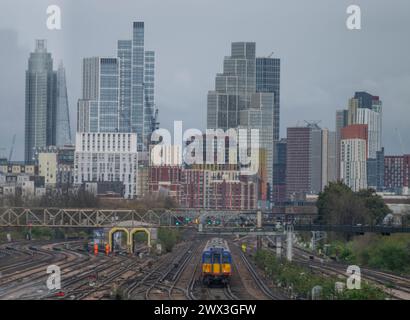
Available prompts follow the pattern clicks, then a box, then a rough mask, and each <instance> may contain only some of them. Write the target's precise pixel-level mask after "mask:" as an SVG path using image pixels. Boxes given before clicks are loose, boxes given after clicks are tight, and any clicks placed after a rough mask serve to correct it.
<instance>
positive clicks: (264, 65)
mask: <svg viewBox="0 0 410 320" xmlns="http://www.w3.org/2000/svg"><path fill="white" fill-rule="evenodd" d="M256 91H257V92H269V93H274V107H273V115H274V123H273V138H274V139H275V140H278V139H279V123H280V59H278V58H270V57H267V58H256Z"/></svg>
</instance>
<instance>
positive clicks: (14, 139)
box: [9, 134, 16, 161]
mask: <svg viewBox="0 0 410 320" xmlns="http://www.w3.org/2000/svg"><path fill="white" fill-rule="evenodd" d="M15 144H16V134H14V135H13V140H12V142H11V147H10V153H9V161H11V157H12V156H13V151H14V145H15Z"/></svg>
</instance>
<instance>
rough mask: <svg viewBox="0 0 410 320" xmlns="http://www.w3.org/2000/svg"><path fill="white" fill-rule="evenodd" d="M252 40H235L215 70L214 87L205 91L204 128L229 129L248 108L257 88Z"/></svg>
mask: <svg viewBox="0 0 410 320" xmlns="http://www.w3.org/2000/svg"><path fill="white" fill-rule="evenodd" d="M255 65H256V58H255V43H254V42H234V43H232V47H231V56H229V57H225V59H224V67H223V73H222V74H217V75H216V79H215V90H214V91H209V92H208V109H207V128H208V129H223V130H228V129H231V128H236V127H237V126H238V125H239V112H240V111H241V110H244V109H248V108H249V106H250V103H251V96H252V94H254V93H255V92H256V68H255Z"/></svg>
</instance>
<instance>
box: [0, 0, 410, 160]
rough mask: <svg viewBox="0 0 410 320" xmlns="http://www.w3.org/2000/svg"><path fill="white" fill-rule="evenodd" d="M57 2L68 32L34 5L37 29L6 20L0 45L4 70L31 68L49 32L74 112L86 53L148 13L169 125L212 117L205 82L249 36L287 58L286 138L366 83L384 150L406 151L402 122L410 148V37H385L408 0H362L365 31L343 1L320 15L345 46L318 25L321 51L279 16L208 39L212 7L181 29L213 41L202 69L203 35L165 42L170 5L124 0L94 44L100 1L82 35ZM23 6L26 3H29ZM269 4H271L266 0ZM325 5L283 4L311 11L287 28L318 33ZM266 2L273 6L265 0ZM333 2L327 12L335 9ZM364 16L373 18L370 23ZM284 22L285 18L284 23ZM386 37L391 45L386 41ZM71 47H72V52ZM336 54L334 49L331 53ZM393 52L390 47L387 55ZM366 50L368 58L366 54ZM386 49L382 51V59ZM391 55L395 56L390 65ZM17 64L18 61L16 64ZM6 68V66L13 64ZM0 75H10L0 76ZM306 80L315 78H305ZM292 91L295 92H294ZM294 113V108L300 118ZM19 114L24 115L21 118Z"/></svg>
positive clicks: (96, 51)
mask: <svg viewBox="0 0 410 320" xmlns="http://www.w3.org/2000/svg"><path fill="white" fill-rule="evenodd" d="M57 2H58V4H59V5H60V4H61V8H62V12H63V27H62V30H61V31H48V30H46V28H45V14H44V12H43V11H42V10H37V9H36V10H33V19H34V18H36V19H38V21H37V22H35V21H34V22H33V28H32V30H30V32H28V31H27V30H24V31H23V29H21V26H20V25H19V23H21V21H19V19H16V21H19V23H16V21H12V20H9V19H5V20H4V21H3V22H1V23H0V30H2V31H1V32H0V37H1V39H2V40H3V39H6V40H7V41H8V43H10V48H8V49H7V50H6V52H5V53H3V55H5V56H4V58H5V57H8V56H10V55H12V56H14V57H15V58H14V59H12V63H10V65H11V66H10V68H9V67H8V66H4V65H3V64H2V65H1V66H2V67H4V68H5V69H6V70H18V69H22V68H23V69H24V68H25V67H26V65H25V64H26V59H27V56H28V52H29V51H30V49H31V48H27V47H28V42H29V40H31V43H32V41H33V40H34V39H36V38H46V39H48V47H49V51H50V52H52V53H53V57H54V60H55V61H60V60H63V61H64V65H65V66H66V73H67V87H68V96H69V102H70V118H71V119H76V117H75V115H76V108H75V103H76V100H77V99H78V98H80V96H81V95H80V94H79V91H80V85H79V84H78V79H79V75H80V72H81V70H80V69H81V59H82V58H83V57H86V56H94V55H105V54H107V55H111V56H115V49H116V48H115V41H116V40H117V39H121V38H126V37H128V35H129V24H130V23H131V22H132V21H135V20H139V21H145V22H146V24H147V25H148V29H149V30H150V31H149V36H147V39H148V41H149V44H148V45H147V47H149V48H155V50H156V53H157V54H158V59H157V61H158V68H157V70H156V77H157V79H158V89H157V90H156V100H157V104H158V107H159V108H160V110H161V113H160V121H161V127H165V128H171V127H172V126H171V125H170V124H171V123H172V121H173V120H184V126H185V125H186V126H187V127H198V128H204V127H205V122H206V121H205V119H206V117H205V114H206V93H207V90H208V89H209V88H211V87H212V84H213V79H212V78H213V77H214V75H215V74H216V73H217V72H218V71H220V57H221V56H222V55H225V54H226V52H227V50H228V48H229V45H230V43H231V42H233V41H237V40H250V41H255V42H256V43H257V47H258V52H257V56H268V55H269V54H270V52H271V51H274V52H275V57H279V58H280V59H281V60H282V66H281V68H282V70H281V71H282V78H283V79H281V80H283V81H282V83H281V91H282V92H281V134H280V136H281V137H285V131H286V128H287V127H290V126H294V125H295V124H296V123H297V121H298V120H304V119H307V120H310V119H317V120H322V122H321V125H323V126H324V127H328V128H329V129H333V128H334V114H335V112H336V110H337V109H343V108H346V107H347V105H346V104H347V98H348V97H350V95H351V92H354V91H368V92H372V93H374V94H377V95H380V96H381V97H382V98H383V102H384V107H385V113H384V117H383V118H384V119H383V121H384V123H383V128H384V130H383V144H384V146H385V147H386V154H401V153H402V152H401V145H400V143H399V139H398V135H397V132H396V127H397V128H398V129H399V132H400V134H401V136H402V137H403V149H404V150H403V151H404V153H409V152H410V141H406V140H408V139H406V138H405V137H406V136H408V130H409V129H408V128H407V126H406V121H405V117H397V114H400V113H401V112H405V110H406V108H407V106H408V105H409V104H410V101H409V99H410V97H409V95H406V94H405V93H406V90H405V88H406V86H407V85H406V83H407V81H408V80H409V79H408V72H407V71H408V70H407V69H408V67H407V66H408V65H409V64H407V63H406V59H408V57H409V56H410V55H408V54H407V52H409V51H410V50H409V48H408V47H407V44H405V43H403V42H402V41H399V36H397V37H393V38H391V37H390V38H388V37H387V36H388V35H389V33H391V32H396V31H397V32H398V33H399V32H402V31H403V30H402V29H401V28H403V25H405V24H406V22H405V21H402V19H403V18H405V17H403V16H401V15H400V12H404V10H405V8H406V7H407V4H405V3H399V4H397V5H396V6H394V8H391V11H388V12H387V14H386V13H383V14H382V13H381V12H379V10H380V9H381V7H380V6H381V4H380V3H375V4H374V5H373V3H372V7H369V2H368V1H363V4H361V5H362V9H363V12H364V21H363V24H364V28H363V30H361V31H359V32H357V33H354V32H350V31H348V30H346V28H345V25H344V18H345V16H344V15H343V12H344V11H345V4H344V3H343V1H341V3H340V4H338V5H336V7H337V8H338V10H337V11H338V12H336V9H335V11H332V10H330V12H329V17H327V18H326V19H325V20H323V21H322V22H323V25H324V27H325V28H330V29H331V31H332V32H336V35H338V36H339V38H340V39H339V42H340V43H341V44H343V45H344V46H345V47H346V48H344V46H341V45H338V46H336V47H334V46H335V42H332V41H334V40H332V39H331V38H330V34H328V33H326V34H324V33H321V32H319V36H322V37H323V36H324V38H323V41H325V40H326V41H330V42H329V43H328V44H327V45H324V44H323V43H322V42H319V48H318V49H321V50H318V51H317V52H320V51H321V52H322V54H321V55H320V56H318V55H317V54H316V55H315V52H314V50H313V49H312V47H315V44H316V45H317V44H318V43H317V42H316V41H318V40H319V39H318V38H316V37H313V36H312V37H311V38H309V40H310V41H311V44H312V45H309V47H308V48H306V50H307V52H305V53H300V52H299V53H298V51H300V50H301V48H302V43H299V44H298V43H296V42H297V41H291V42H289V39H288V38H284V35H281V34H279V33H278V32H277V31H275V29H272V23H270V22H269V24H268V26H269V27H268V28H266V29H267V30H266V32H265V31H264V32H261V31H260V30H259V31H258V32H257V26H258V23H259V22H257V21H255V25H253V26H252V27H251V28H250V30H249V31H247V30H245V29H244V27H243V26H242V25H241V24H240V22H239V21H237V20H236V19H233V20H234V21H233V23H234V24H233V25H234V26H236V27H237V28H236V29H235V30H232V28H231V27H229V26H225V28H226V29H224V30H226V32H224V36H223V37H217V38H215V39H213V40H209V41H208V40H206V39H209V38H207V37H206V34H205V33H204V30H202V29H201V28H203V27H202V25H203V22H204V18H206V16H207V14H209V13H208V12H207V11H205V12H204V14H203V15H202V16H200V17H199V21H198V23H195V24H193V25H192V29H193V30H191V31H189V32H188V31H184V32H182V33H177V35H178V37H176V38H175V41H176V43H178V46H181V44H180V42H179V41H181V40H182V37H183V36H186V37H187V40H189V39H192V35H193V33H194V31H195V30H197V31H198V30H202V32H199V33H198V34H197V35H196V38H195V41H198V40H200V44H201V45H207V46H208V47H209V46H211V47H209V48H208V50H207V54H205V56H207V57H209V58H208V59H207V61H206V63H205V66H203V67H202V68H199V66H197V65H195V64H192V59H193V58H196V59H198V58H200V57H203V56H201V55H202V53H201V52H200V51H201V50H200V48H202V47H201V46H197V45H196V44H197V43H198V42H195V46H188V47H186V48H189V50H184V49H183V48H182V47H181V48H180V49H178V50H182V51H181V52H185V53H184V54H183V55H182V54H175V53H176V52H177V51H176V49H177V48H178V46H176V45H175V44H173V43H170V41H169V39H162V40H161V34H160V32H158V30H159V29H158V28H160V27H161V26H163V25H164V23H166V21H168V20H167V19H169V18H170V17H172V15H173V14H174V15H175V16H178V14H176V13H173V12H170V16H169V17H164V19H165V21H164V22H163V21H159V22H158V21H156V20H155V18H153V16H152V13H151V10H152V8H153V7H152V6H151V5H149V4H147V3H145V2H143V3H142V4H141V5H140V6H136V5H134V4H132V3H131V2H130V3H129V4H126V5H125V6H122V8H121V10H119V9H118V10H115V14H117V15H118V17H125V16H126V17H127V18H124V19H120V20H122V21H121V23H118V24H116V26H114V27H113V28H112V29H113V30H105V31H106V32H105V33H107V35H105V36H104V39H105V41H103V42H102V43H101V44H98V46H97V45H96V43H95V41H94V40H92V37H91V35H93V34H98V32H97V31H98V30H96V29H97V28H98V27H99V26H101V21H100V19H99V18H101V20H104V17H105V13H104V12H102V11H101V10H100V8H98V6H96V3H93V2H91V3H90V4H89V8H88V7H87V9H90V10H91V9H95V12H96V13H95V14H94V15H95V16H96V17H99V18H97V19H94V20H92V21H91V22H89V23H88V24H87V28H86V29H84V32H83V33H84V35H82V34H81V33H80V34H78V32H77V31H76V30H77V29H76V28H77V27H76V28H74V26H73V24H72V21H73V15H74V14H75V15H76V17H77V16H78V15H80V14H81V13H80V12H78V8H75V6H70V5H68V4H67V2H65V1H57ZM262 2H263V1H261V3H262ZM20 3H21V4H22V5H23V4H24V1H20ZM180 3H181V4H183V3H185V2H184V1H180ZM25 5H29V4H28V3H27V2H26V3H25ZM107 5H108V4H107ZM264 5H265V6H266V3H264ZM321 5H323V1H318V2H317V4H316V3H315V4H312V7H311V8H310V7H308V8H306V7H305V5H304V4H300V5H299V10H295V12H292V11H291V10H290V8H289V7H287V6H286V5H283V4H282V5H281V7H280V9H281V10H282V11H283V12H285V13H287V14H288V16H292V17H293V15H294V16H295V17H298V15H299V14H300V12H299V11H300V10H301V9H306V10H307V13H306V15H307V16H306V17H305V18H304V19H302V20H301V22H298V23H299V24H297V27H294V28H293V29H292V28H291V29H290V30H289V36H291V35H293V36H295V40H297V39H299V40H301V38H300V37H301V35H299V34H298V32H297V31H298V30H299V29H298V28H300V26H301V24H303V23H307V24H308V26H310V27H312V28H313V29H312V31H313V30H314V31H320V30H321V29H317V28H318V27H319V25H320V24H319V25H316V22H315V23H314V22H313V21H311V15H312V14H313V11H314V8H319V7H320V6H321ZM1 6H2V9H3V8H4V10H5V11H4V12H7V10H16V8H15V7H14V8H13V9H12V8H11V7H9V6H8V3H7V1H6V2H3V3H2V5H1ZM127 6H128V7H129V8H130V9H132V8H135V7H137V8H140V9H141V14H138V15H135V14H134V13H132V12H127V11H128V10H126V8H127ZM237 6H238V7H237V8H236V9H235V10H239V9H243V8H246V7H249V6H247V5H246V4H244V3H241V2H239V3H238V4H237ZM339 6H340V8H339ZM39 7H41V5H39ZM45 7H46V6H45ZM45 7H44V8H45ZM268 8H270V7H269V6H268ZM187 9H188V10H192V7H190V6H188V7H187ZM204 9H205V8H204ZM251 9H252V10H251V12H250V14H251V15H252V16H255V14H256V13H257V12H259V11H258V10H260V7H259V6H256V7H254V8H253V7H252V8H251ZM272 9H273V8H272ZM326 9H328V10H329V8H326ZM67 11H68V13H67V15H65V14H64V13H65V12H67ZM83 11H84V10H83ZM85 11H87V10H85ZM265 11H266V10H265ZM10 14H12V12H10ZM272 14H273V15H274V16H276V15H278V12H277V11H272ZM397 14H398V16H397ZM393 15H395V18H396V20H397V19H398V20H400V22H401V23H402V25H401V28H400V29H397V25H398V22H396V23H390V24H388V22H389V21H390V20H388V19H387V18H389V17H392V16H393ZM14 16H15V15H14ZM131 16H133V17H131ZM128 17H129V19H128ZM239 17H240V15H239ZM332 17H336V18H338V19H339V18H340V21H337V23H336V22H335V21H330V19H331V18H332ZM366 17H367V21H368V22H367V23H368V24H367V25H366V19H365V18H366ZM378 17H384V18H386V19H385V24H383V26H384V27H385V28H386V30H385V33H383V32H382V33H381V34H380V33H378V32H379V31H380V26H376V25H375V23H376V22H377V21H376V20H377V18H378ZM26 18H27V17H26ZM127 19H128V20H127ZM185 19H186V20H183V21H184V22H185V23H187V22H189V21H192V20H191V19H190V18H189V19H188V17H185ZM261 19H262V20H263V21H264V22H265V23H266V22H267V21H266V14H264V15H262V17H261ZM375 19H376V20H375ZM336 20H337V19H336ZM216 22H217V26H219V27H220V23H221V21H220V20H218V17H217V19H216ZM282 22H283V21H282ZM201 23H202V24H201ZM277 23H280V21H279V22H277ZM23 25H24V23H23ZM117 25H118V26H117ZM275 25H276V24H273V26H275ZM170 28H171V30H176V29H172V28H178V30H179V31H181V29H180V28H181V26H180V25H179V24H176V25H172V26H171V27H170ZM209 28H210V30H209V32H214V31H215V28H216V26H211V27H209ZM269 28H271V29H270V30H271V31H272V32H273V33H272V37H270V36H269V35H270V32H269ZM4 29H8V30H9V31H4ZM10 29H11V30H13V29H14V30H15V31H14V32H15V33H14V36H13V31H10ZM184 30H185V29H184ZM182 31H183V30H182ZM71 32H76V35H77V36H76V37H72V34H71ZM323 32H324V31H323ZM329 32H330V31H329ZM375 33H377V36H378V37H377V39H376V40H377V41H378V42H380V43H382V44H386V45H382V46H380V48H379V49H378V50H377V52H375V51H374V50H373V51H372V50H370V49H369V46H366V45H365V44H369V43H371V42H372V41H374V40H375V39H374V36H375ZM29 38H31V39H29ZM319 38H320V37H319ZM86 39H88V40H89V45H87V46H86V45H85V41H86ZM363 41H364V43H363V45H362V46H360V50H361V52H360V53H354V52H351V50H350V49H349V48H350V46H352V45H355V44H358V43H360V42H363ZM398 41H399V42H398ZM3 43H4V40H3ZM305 44H306V42H305ZM387 44H389V46H388V45H387ZM31 46H32V45H31ZM99 46H101V47H99ZM397 46H400V49H401V50H395V48H397ZM333 47H334V48H333ZM72 48H75V50H73V49H72ZM336 48H337V49H338V50H339V51H340V52H339V53H337V52H335V49H336ZM15 49H16V50H17V54H14V53H15V51H14V50H15ZM393 49H394V50H393ZM393 51H394V52H393ZM317 52H316V53H317ZM172 53H174V54H172ZM332 53H334V54H333V55H332ZM370 53H371V54H370ZM388 53H389V54H391V55H387V54H388ZM342 54H344V55H346V54H347V56H346V59H345V62H344V63H345V64H346V65H348V66H350V67H347V68H344V70H343V69H342V68H341V67H342V64H341V63H342V61H341V55H342ZM366 54H367V55H369V56H368V57H365V55H366ZM198 55H199V56H198ZM79 56H81V58H79ZM383 57H384V59H381V58H383ZM389 57H391V59H389ZM21 59H22V60H21ZM66 60H67V61H66ZM181 60H184V61H185V63H181ZM194 60H195V59H194ZM376 60H377V62H376ZM391 60H394V61H397V62H396V63H394V64H392V63H391ZM170 61H175V63H173V64H172V63H170ZM208 61H209V62H208ZM335 62H336V64H334V68H329V66H332V63H335ZM13 65H14V67H13ZM15 65H18V66H17V67H16V66H15ZM374 66H377V67H378V68H374ZM318 67H320V69H319V71H318V72H317V74H316V75H313V73H312V72H311V71H312V70H313V69H317V68H318ZM296 69H297V70H298V75H299V77H296V76H295V70H296ZM324 70H326V71H324ZM323 72H324V74H323ZM5 73H6V74H8V72H7V71H6V72H5ZM23 73H24V72H23ZM13 74H16V76H14V77H16V78H14V77H13V79H11V81H10V84H15V83H20V80H21V79H20V80H19V78H21V77H24V75H23V76H22V75H21V74H20V73H17V72H14V71H13ZM384 75H385V76H384ZM2 77H4V76H3V75H2ZM346 79H349V81H346ZM306 80H310V81H309V82H308V81H306ZM329 80H330V81H329ZM2 81H3V82H4V78H2ZM326 82H328V84H326ZM335 84H336V85H335ZM316 85H317V86H316ZM295 92H296V93H297V94H295ZM20 94H21V88H19V89H18V88H12V89H11V90H4V89H3V90H1V91H0V97H1V98H2V101H4V102H3V104H2V106H1V108H2V110H3V108H7V107H4V105H13V107H12V111H11V112H10V119H11V121H7V122H12V121H13V119H18V118H16V117H17V115H18V114H21V113H22V111H23V110H20V108H19V106H21V109H23V105H21V100H23V99H24V94H23V98H22V97H20ZM320 97H322V98H320ZM19 101H20V102H19ZM23 102H24V101H23ZM14 110H16V111H15V112H16V113H17V114H16V115H14V114H13V111H14ZM295 114H297V118H296V116H295ZM198 115H202V116H198ZM19 118H20V119H21V117H19ZM318 118H319V119H318ZM2 121H3V122H2V123H1V124H2V128H4V129H6V130H5V132H6V134H3V135H2V138H1V140H0V145H1V147H5V148H7V149H8V148H9V146H10V144H11V137H12V135H13V133H14V132H13V131H11V130H14V131H16V133H17V139H16V140H17V141H16V147H15V156H14V157H13V159H14V160H17V159H22V150H23V144H22V138H23V136H22V129H23V128H22V127H23V126H21V128H20V126H16V125H13V126H12V127H10V124H9V123H5V122H4V120H2ZM72 127H75V124H74V123H72ZM8 132H10V137H8V136H7V133H8Z"/></svg>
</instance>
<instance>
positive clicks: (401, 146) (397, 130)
mask: <svg viewBox="0 0 410 320" xmlns="http://www.w3.org/2000/svg"><path fill="white" fill-rule="evenodd" d="M396 133H397V137H398V138H399V143H400V148H401V154H404V148H403V139H402V138H401V134H400V130H399V129H398V128H396Z"/></svg>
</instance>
